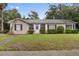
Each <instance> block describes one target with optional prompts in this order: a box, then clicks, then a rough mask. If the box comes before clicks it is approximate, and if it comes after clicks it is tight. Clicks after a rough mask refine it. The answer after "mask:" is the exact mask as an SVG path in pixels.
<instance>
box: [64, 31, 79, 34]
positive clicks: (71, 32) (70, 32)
mask: <svg viewBox="0 0 79 59" xmlns="http://www.w3.org/2000/svg"><path fill="white" fill-rule="evenodd" d="M65 33H67V34H77V33H78V30H66V31H65Z"/></svg>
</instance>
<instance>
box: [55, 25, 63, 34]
mask: <svg viewBox="0 0 79 59" xmlns="http://www.w3.org/2000/svg"><path fill="white" fill-rule="evenodd" d="M56 31H57V33H64V27H63V26H58V27H57V30H56Z"/></svg>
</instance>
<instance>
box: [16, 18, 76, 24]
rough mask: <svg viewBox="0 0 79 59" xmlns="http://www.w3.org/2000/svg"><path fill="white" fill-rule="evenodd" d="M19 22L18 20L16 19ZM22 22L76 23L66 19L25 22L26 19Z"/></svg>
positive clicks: (30, 21) (29, 21)
mask: <svg viewBox="0 0 79 59" xmlns="http://www.w3.org/2000/svg"><path fill="white" fill-rule="evenodd" d="M16 20H17V19H16ZM19 20H21V21H24V22H26V23H31V24H32V23H41V24H42V23H68V24H70V23H76V22H74V21H72V20H65V19H45V20H38V19H35V20H26V19H25V20H24V19H19Z"/></svg>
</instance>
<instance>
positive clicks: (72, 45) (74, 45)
mask: <svg viewBox="0 0 79 59" xmlns="http://www.w3.org/2000/svg"><path fill="white" fill-rule="evenodd" d="M70 49H79V34H37V35H36V34H32V35H29V34H27V35H17V36H16V37H15V38H14V39H13V40H12V41H11V42H9V43H7V44H6V45H3V46H0V50H18V51H22V50H23V51H26V50H29V51H30V50H34V51H36V50H70Z"/></svg>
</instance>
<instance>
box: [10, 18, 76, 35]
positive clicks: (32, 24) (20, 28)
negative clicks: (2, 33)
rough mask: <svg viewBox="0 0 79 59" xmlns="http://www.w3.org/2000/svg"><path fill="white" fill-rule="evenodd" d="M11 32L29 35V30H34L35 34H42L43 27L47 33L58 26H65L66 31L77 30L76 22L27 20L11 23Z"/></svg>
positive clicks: (17, 20) (15, 20)
mask: <svg viewBox="0 0 79 59" xmlns="http://www.w3.org/2000/svg"><path fill="white" fill-rule="evenodd" d="M9 23H10V32H12V33H13V34H27V33H28V31H29V30H34V33H35V34H37V33H40V29H42V28H43V27H44V28H45V31H46V32H47V30H48V29H56V28H57V27H58V26H63V27H64V31H65V30H66V29H72V30H74V29H76V26H75V25H76V22H74V21H71V20H64V19H52V20H51V19H49V20H48V19H46V20H26V19H19V18H17V19H14V20H11V21H9Z"/></svg>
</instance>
